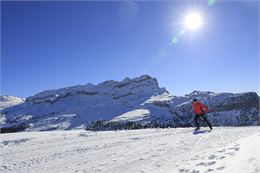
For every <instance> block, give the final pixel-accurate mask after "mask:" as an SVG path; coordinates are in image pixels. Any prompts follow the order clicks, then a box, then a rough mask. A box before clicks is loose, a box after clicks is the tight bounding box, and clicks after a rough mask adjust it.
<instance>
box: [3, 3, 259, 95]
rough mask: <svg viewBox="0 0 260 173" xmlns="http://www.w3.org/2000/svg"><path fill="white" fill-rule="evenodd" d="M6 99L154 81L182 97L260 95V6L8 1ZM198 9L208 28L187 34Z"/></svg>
mask: <svg viewBox="0 0 260 173" xmlns="http://www.w3.org/2000/svg"><path fill="white" fill-rule="evenodd" d="M1 5H2V8H1V46H2V47H1V48H2V52H1V53H2V54H1V70H2V73H1V83H2V85H1V92H2V93H1V95H16V96H22V97H27V96H30V95H33V94H36V93H37V92H40V91H43V90H46V89H55V88H61V87H67V86H72V85H77V84H86V83H88V82H91V83H93V84H97V83H99V82H102V81H105V80H110V79H113V80H122V79H123V78H125V77H130V78H133V77H137V76H140V75H142V74H149V75H151V76H153V77H156V78H157V79H158V81H159V84H160V86H161V87H166V88H167V89H168V90H169V91H170V92H171V93H172V94H174V95H184V94H186V93H189V92H192V91H193V90H203V91H204V90H207V91H215V92H246V91H255V92H258V94H260V91H259V88H258V84H259V83H258V79H260V78H259V77H260V71H259V65H260V64H259V2H257V1H217V2H216V3H215V4H214V5H211V6H209V5H208V3H207V1H184V2H183V1H171V2H169V1H166V2H140V1H137V2H132V1H124V2H87V1H85V2H84V1H80V2H68V1H67V2H66V1H64V2H62V1H60V2H51V1H47V2H30V1H28V2H1ZM190 10H196V11H200V13H201V14H202V16H203V19H204V22H203V25H202V26H201V28H200V29H198V30H197V31H194V32H191V31H187V30H186V31H185V33H184V34H182V35H181V36H179V37H178V42H177V43H176V44H170V43H171V40H172V38H173V37H174V36H176V35H178V34H179V33H180V32H181V31H182V30H183V29H184V27H185V26H184V25H183V20H184V17H185V15H186V14H187V13H188V12H189V11H190Z"/></svg>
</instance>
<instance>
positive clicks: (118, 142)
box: [0, 126, 260, 173]
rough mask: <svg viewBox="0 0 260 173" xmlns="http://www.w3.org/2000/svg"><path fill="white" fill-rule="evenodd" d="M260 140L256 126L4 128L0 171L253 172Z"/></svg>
mask: <svg viewBox="0 0 260 173" xmlns="http://www.w3.org/2000/svg"><path fill="white" fill-rule="evenodd" d="M203 130H207V128H202V132H203ZM259 144H260V127H259V126H255V127H216V128H214V130H213V131H211V132H209V133H198V134H193V129H192V128H169V129H142V130H122V131H103V132H90V131H83V130H72V131H48V132H21V133H9V134H0V148H1V150H0V172H4V173H9V172H10V173H11V172H12V173H15V172H19V173H23V172H24V173H35V172H37V173H45V172H48V173H57V172H66V173H71V172H82V173H83V172H91V173H92V172H106V173H117V172H124V173H128V172H129V173H132V172H147V173H149V172H155V173H156V172H163V173H165V172H167V173H168V172H171V173H208V172H214V173H215V172H216V173H218V172H219V173H258V172H259V171H260V168H259V165H260V164H259V163H260V157H259V154H260V153H259V152H260V151H259Z"/></svg>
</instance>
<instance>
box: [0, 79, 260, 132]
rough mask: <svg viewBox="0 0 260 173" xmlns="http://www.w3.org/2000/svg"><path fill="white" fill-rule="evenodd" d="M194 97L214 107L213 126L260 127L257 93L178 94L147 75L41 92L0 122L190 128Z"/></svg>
mask: <svg viewBox="0 0 260 173" xmlns="http://www.w3.org/2000/svg"><path fill="white" fill-rule="evenodd" d="M194 98H197V99H198V100H200V101H201V102H203V103H205V104H207V105H208V106H209V110H210V111H209V113H208V116H209V119H210V121H212V122H213V125H217V126H220V125H233V126H242V125H259V97H258V95H257V94H256V93H253V92H248V93H240V94H233V93H213V92H208V91H207V92H200V91H194V92H192V93H190V94H187V95H185V96H181V97H177V96H173V95H172V94H170V93H169V92H168V91H167V90H166V89H165V88H160V87H159V85H158V82H157V80H156V79H155V78H152V77H150V76H148V75H143V76H140V77H137V78H134V79H129V78H126V79H124V80H123V81H121V82H117V81H112V80H111V81H106V82H103V83H100V84H98V85H93V84H86V85H83V86H82V85H78V86H73V87H68V88H62V89H57V90H48V91H44V92H41V93H38V94H36V95H34V96H31V97H28V98H26V101H25V102H20V104H18V105H14V106H11V107H7V108H5V109H3V110H2V111H1V114H2V118H1V121H0V125H1V126H2V132H3V131H17V130H22V129H30V130H55V129H75V128H85V126H87V127H90V128H93V127H97V129H99V128H100V126H104V125H105V126H106V127H108V128H105V129H113V128H117V127H116V126H118V125H120V124H121V125H122V123H125V122H131V124H130V125H131V128H133V123H134V124H135V125H136V124H138V127H142V126H143V125H144V126H146V127H148V126H150V125H152V126H154V124H157V125H158V124H159V125H164V126H165V125H166V126H171V127H186V126H192V125H193V111H192V109H191V100H192V99H194ZM1 104H2V101H1ZM97 120H106V121H105V122H103V121H97ZM94 129H95V128H94Z"/></svg>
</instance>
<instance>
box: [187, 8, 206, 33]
mask: <svg viewBox="0 0 260 173" xmlns="http://www.w3.org/2000/svg"><path fill="white" fill-rule="evenodd" d="M202 23H203V18H202V15H201V14H200V13H199V12H196V11H192V12H189V13H188V14H187V15H186V17H185V20H184V24H185V27H186V28H187V29H190V30H192V31H193V30H197V29H199V28H200V27H201V25H202Z"/></svg>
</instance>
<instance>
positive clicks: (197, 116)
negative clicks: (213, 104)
mask: <svg viewBox="0 0 260 173" xmlns="http://www.w3.org/2000/svg"><path fill="white" fill-rule="evenodd" d="M200 117H202V118H203V119H204V121H205V122H206V123H207V125H208V126H209V128H210V129H212V126H211V124H210V122H209V121H208V119H207V118H206V117H205V116H204V114H202V115H198V114H196V115H195V118H194V121H195V124H196V127H197V128H199V127H200V125H199V122H198V119H199V118H200Z"/></svg>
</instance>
